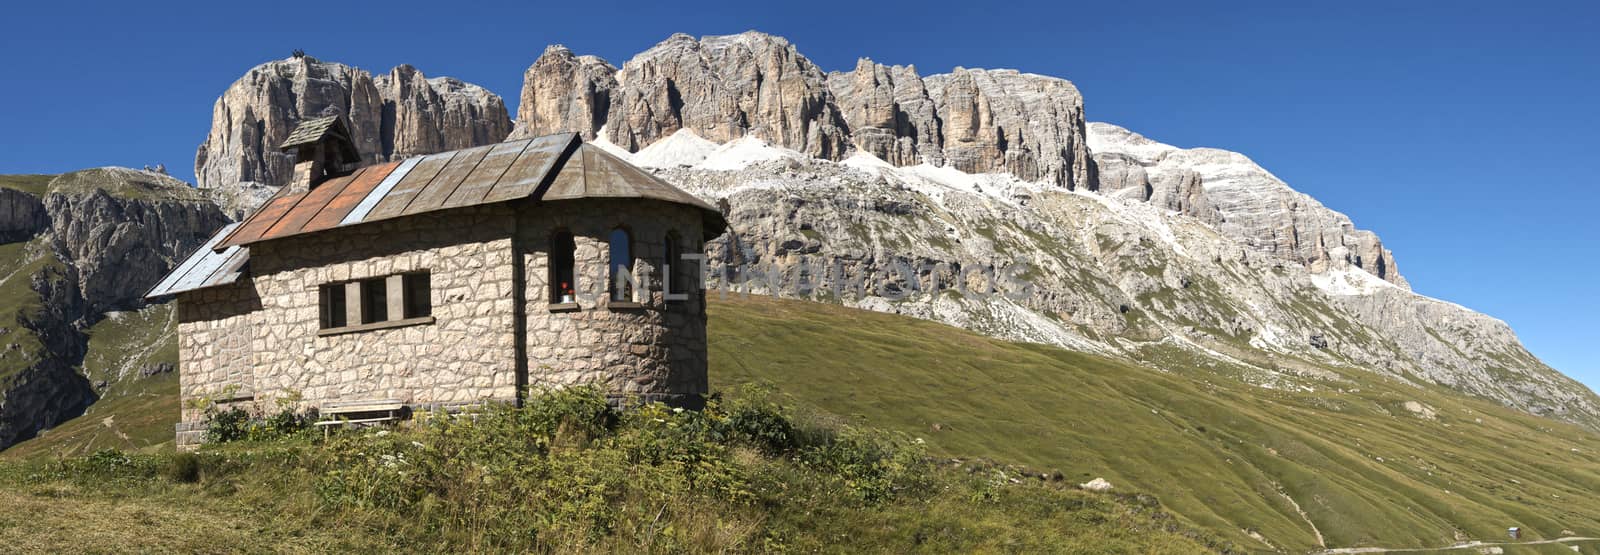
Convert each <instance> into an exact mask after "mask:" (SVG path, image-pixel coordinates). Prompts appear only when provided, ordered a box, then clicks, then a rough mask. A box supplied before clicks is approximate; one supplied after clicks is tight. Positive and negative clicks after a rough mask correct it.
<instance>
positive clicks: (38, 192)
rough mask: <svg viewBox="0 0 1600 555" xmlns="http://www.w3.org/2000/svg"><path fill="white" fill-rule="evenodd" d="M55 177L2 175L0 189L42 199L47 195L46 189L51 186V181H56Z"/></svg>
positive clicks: (0, 176)
mask: <svg viewBox="0 0 1600 555" xmlns="http://www.w3.org/2000/svg"><path fill="white" fill-rule="evenodd" d="M55 177H56V176H54V175H39V174H16V175H0V188H3V189H16V190H18V191H22V192H24V193H28V194H31V195H33V196H37V197H42V196H44V194H45V189H46V187H47V186H48V185H50V180H51V179H55Z"/></svg>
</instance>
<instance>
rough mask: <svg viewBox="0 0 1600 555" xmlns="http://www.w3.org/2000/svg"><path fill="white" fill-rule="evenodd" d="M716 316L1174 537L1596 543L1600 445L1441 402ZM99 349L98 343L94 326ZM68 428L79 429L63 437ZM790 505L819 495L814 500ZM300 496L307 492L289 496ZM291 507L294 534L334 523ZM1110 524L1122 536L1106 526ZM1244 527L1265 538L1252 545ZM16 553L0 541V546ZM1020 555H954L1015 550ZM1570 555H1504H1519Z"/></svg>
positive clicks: (1209, 366) (1011, 514)
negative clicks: (1139, 499)
mask: <svg viewBox="0 0 1600 555" xmlns="http://www.w3.org/2000/svg"><path fill="white" fill-rule="evenodd" d="M709 314H710V330H709V331H710V333H709V337H710V338H709V341H710V351H711V352H710V360H711V369H710V373H711V374H710V375H711V379H712V388H713V390H716V391H733V390H737V389H738V388H739V387H740V386H741V385H742V384H748V383H763V384H771V385H772V386H774V387H775V388H776V390H777V391H780V392H782V394H783V397H782V398H783V399H785V403H786V404H788V405H790V406H792V407H796V408H797V409H798V410H804V411H808V412H812V413H815V414H818V415H821V416H819V418H833V419H837V420H839V421H842V422H845V423H848V424H850V425H859V426H869V427H874V428H882V429H887V430H892V431H897V432H901V433H905V434H908V435H909V436H912V437H916V438H921V439H923V440H925V441H926V448H927V449H928V450H929V451H930V452H931V453H932V454H933V455H936V456H938V457H940V458H947V457H955V458H961V459H963V460H965V461H968V462H969V463H970V462H971V461H972V460H973V459H987V460H992V461H997V462H1000V463H1005V464H1015V465H1023V466H1025V467H1027V468H1031V469H1035V470H1039V471H1045V472H1054V471H1059V472H1061V473H1062V474H1064V475H1065V478H1066V479H1065V480H1064V482H1065V483H1069V484H1070V483H1077V482H1085V481H1088V480H1090V479H1093V478H1096V477H1103V478H1105V479H1107V480H1109V481H1111V482H1112V483H1113V484H1114V485H1115V486H1116V489H1115V490H1114V491H1116V492H1125V493H1130V494H1131V493H1138V494H1149V495H1154V496H1155V497H1156V498H1158V499H1159V500H1160V506H1161V507H1162V508H1163V509H1164V510H1167V511H1171V512H1172V513H1173V514H1175V515H1176V519H1177V520H1176V523H1177V524H1180V525H1181V526H1182V527H1195V528H1199V529H1202V530H1205V531H1207V532H1208V533H1211V534H1215V535H1217V536H1220V537H1222V538H1225V539H1227V540H1228V541H1230V542H1232V543H1233V544H1234V545H1236V546H1240V547H1242V548H1244V549H1246V550H1273V549H1277V550H1284V551H1289V552H1306V551H1312V550H1316V549H1319V548H1320V547H1321V545H1319V542H1318V540H1317V534H1319V533H1320V534H1321V536H1322V537H1323V538H1324V543H1325V544H1326V546H1328V547H1359V546H1384V547H1410V548H1436V547H1440V546H1447V545H1451V544H1453V543H1455V542H1456V541H1457V540H1456V536H1457V533H1458V532H1459V533H1461V534H1464V535H1465V536H1466V537H1470V538H1473V539H1481V540H1484V541H1490V542H1497V541H1500V540H1501V538H1503V536H1504V533H1505V528H1506V527H1508V526H1521V527H1522V528H1523V530H1524V538H1525V539H1529V540H1538V539H1550V538H1555V537H1559V536H1561V535H1562V531H1564V530H1571V531H1574V532H1576V533H1577V535H1580V536H1600V499H1596V496H1595V495H1594V494H1593V492H1595V491H1600V457H1597V454H1600V437H1596V436H1595V435H1594V434H1593V433H1591V432H1587V431H1585V430H1582V429H1579V428H1577V427H1574V426H1570V425H1566V424H1562V423H1559V422H1556V421H1553V420H1548V419H1543V418H1538V417H1534V416H1530V415H1527V414H1523V413H1520V412H1516V411H1512V410H1510V409H1506V408H1503V407H1499V406H1497V405H1494V404H1492V403H1488V402H1485V401H1481V400H1477V399H1474V398H1470V397H1465V396H1462V395H1459V394H1457V393H1454V392H1452V391H1449V390H1448V389H1446V388H1443V387H1434V386H1429V387H1414V386H1410V385H1404V384H1400V383H1397V382H1394V381H1391V380H1389V379H1386V378H1382V377H1380V376H1378V375H1376V374H1372V373H1369V372H1365V371H1361V370H1350V369H1342V368H1324V369H1321V370H1322V372H1321V373H1320V375H1325V376H1327V377H1326V378H1304V377H1298V378H1297V377H1283V378H1282V379H1281V380H1280V381H1278V382H1275V383H1277V384H1278V385H1276V386H1275V387H1274V388H1265V387H1258V386H1254V385H1250V384H1248V383H1246V382H1244V381H1242V380H1241V378H1242V377H1245V376H1255V375H1259V373H1260V371H1259V370H1255V369H1251V368H1245V367H1238V366H1234V365H1231V364H1228V363H1225V362H1221V361H1218V360H1213V359H1209V358H1204V357H1199V356H1196V355H1195V354H1193V353H1192V352H1189V351H1185V350H1180V349H1176V348H1171V347H1160V346H1152V347H1149V348H1146V349H1145V350H1144V351H1142V353H1143V354H1142V355H1141V357H1142V362H1140V363H1134V362H1127V361H1121V360H1114V359H1108V358H1103V357H1097V356H1092V355H1087V354H1082V353H1076V352H1071V351H1066V350H1062V349H1057V348H1052V347H1048V346H1042V345H1032V344H1021V343H1010V342H1005V341H1000V340H996V339H993V338H988V337H984V336H980V335H977V334H974V333H970V332H967V331H964V330H961V329H957V328H952V327H949V326H945V325H942V324H938V323H935V322H929V321H922V320H915V319H910V318H905V317H901V316H894V315H887V314H879V313H873V312H866V311H859V310H853V309H846V308H842V307H839V306H834V305H826V304H819V303H807V302H801V301H784V300H774V299H770V298H765V297H757V296H752V297H749V298H748V299H740V298H738V297H737V296H735V297H730V298H729V299H726V300H717V299H715V298H713V302H712V304H711V307H710V311H709ZM91 333H100V334H102V335H99V336H97V337H105V335H104V333H105V332H104V331H103V330H101V329H100V327H98V326H97V327H96V329H95V330H91ZM113 335H114V334H113ZM163 341H170V340H167V339H163ZM93 356H94V355H91V357H93ZM159 387H165V386H161V385H159V384H158V383H153V384H152V385H151V386H150V388H151V389H149V390H148V391H150V392H152V393H154V394H153V395H151V398H150V399H147V401H150V402H148V403H146V404H136V403H134V402H133V401H131V400H123V401H121V402H122V403H124V404H122V405H113V404H107V405H104V406H100V407H97V408H96V409H95V410H97V411H98V412H96V413H93V414H92V415H90V416H87V417H85V418H80V419H78V420H74V421H72V422H69V423H68V424H66V425H63V426H61V427H59V428H58V429H57V430H55V431H52V432H51V433H49V434H46V435H44V436H42V437H41V438H40V439H36V440H33V441H30V442H25V443H23V444H19V445H18V446H17V447H15V448H13V449H12V450H11V451H8V452H6V453H5V454H4V458H11V459H16V458H32V457H37V456H38V455H41V454H46V453H84V452H88V451H92V450H93V449H94V448H96V447H99V446H106V445H114V444H115V442H110V441H108V436H106V435H104V434H101V435H99V436H98V437H99V438H100V439H98V440H92V439H86V438H89V437H91V436H92V434H89V433H87V430H89V429H93V425H95V424H97V423H98V422H99V421H100V420H102V419H104V418H106V417H108V416H109V417H114V419H115V420H114V421H115V422H117V423H121V422H134V421H138V420H140V419H148V421H149V422H150V423H151V424H150V428H149V429H151V430H156V431H153V432H152V434H155V435H159V434H160V433H166V434H167V435H170V431H166V430H161V428H162V426H170V425H171V422H172V421H173V420H175V419H176V416H177V408H176V402H175V401H171V402H170V403H169V404H165V405H163V404H161V403H160V402H155V399H156V398H159V397H161V395H163V394H162V393H160V392H159V391H158V389H159ZM124 399H128V398H124ZM132 399H139V397H133V398H132ZM1407 401H1417V402H1420V403H1423V404H1426V405H1428V406H1429V407H1431V408H1432V409H1433V410H1434V411H1436V413H1437V416H1436V419H1433V420H1427V419H1423V418H1421V417H1419V416H1416V415H1413V414H1411V413H1409V412H1408V411H1406V410H1405V409H1404V408H1403V407H1404V405H1405V403H1406V402H1407ZM107 402H108V403H110V401H109V400H108V401H107ZM74 426H76V428H73V427H74ZM102 427H103V426H102ZM73 429H77V430H81V431H82V433H77V432H74V433H62V432H63V431H70V430H73ZM167 430H170V428H167ZM153 439H154V438H153ZM153 439H152V441H153ZM157 445H158V444H157ZM135 447H137V446H135ZM145 449H147V450H161V448H160V447H159V446H157V447H153V448H150V447H147V448H145ZM29 487H35V486H29ZM37 487H40V488H45V489H49V488H52V487H58V486H49V485H46V486H37ZM236 487H237V488H238V489H239V491H246V490H250V488H253V487H258V486H248V485H237V486H236ZM259 487H261V488H268V487H269V485H268V484H262V485H259ZM185 488H189V489H185ZM51 491H53V490H51ZM178 491H179V492H181V493H173V494H170V495H172V496H173V497H162V496H165V495H169V494H167V493H162V494H160V495H156V496H153V497H152V496H151V495H145V494H132V493H129V494H117V495H125V496H126V497H127V503H129V504H131V506H144V505H141V504H148V506H149V507H151V508H150V509H149V510H151V511H155V510H157V508H158V507H165V506H167V505H168V504H171V503H177V502H179V501H181V500H183V499H187V498H188V497H185V496H190V497H193V498H194V500H193V501H192V504H193V505H194V507H195V510H205V511H239V510H243V509H238V508H237V507H239V505H234V503H255V502H258V501H259V500H258V499H256V498H255V497H251V496H252V495H258V496H260V497H266V496H267V494H266V493H259V494H250V495H245V496H241V498H239V499H233V498H229V497H213V496H210V495H209V494H206V493H205V492H206V491H207V490H206V488H205V487H198V486H196V487H193V488H191V487H190V486H183V487H180V488H178ZM789 494H790V495H804V496H812V497H813V498H814V496H818V495H823V493H821V492H819V491H817V490H803V491H801V490H797V491H791V492H789ZM1074 494H1075V492H1074ZM79 495H81V496H82V497H84V498H85V499H84V502H85V503H90V502H96V503H97V502H98V501H96V500H95V499H96V498H95V497H94V496H93V495H92V494H89V493H87V492H85V493H81V494H79ZM294 495H305V494H304V493H296V494H293V495H290V498H291V499H292V498H294V497H293V496H294ZM1030 495H1031V493H1030ZM1039 495H1043V496H1046V497H1041V498H1039V499H1057V498H1054V497H1050V496H1054V495H1057V493H1039ZM1058 500H1059V499H1058ZM1053 502H1054V501H1052V502H1051V503H1053ZM186 503H189V502H186ZM940 503H945V504H944V505H940ZM1018 503H1020V504H1018V505H1008V506H1006V507H1004V508H1003V509H1001V510H999V512H998V513H985V514H983V515H978V516H973V517H972V518H977V519H979V520H985V521H988V520H993V521H994V522H996V523H998V524H994V526H996V527H997V530H999V531H1000V532H996V533H998V534H1000V535H1001V536H1004V535H1005V534H1006V533H1009V532H1005V531H1006V530H1009V528H1008V527H1009V526H1014V525H1016V523H1017V521H1016V520H1015V519H1017V518H1033V517H1040V518H1057V517H1061V518H1067V517H1070V515H1065V516H1063V515H1055V516H1051V513H1049V512H1048V511H1049V510H1052V509H1048V508H1047V505H1048V503H1045V502H1044V501H1018ZM1297 505H1298V510H1297V508H1296V506H1297ZM961 506H962V505H961V502H960V501H959V499H954V498H952V499H946V500H942V501H940V500H929V501H926V503H917V504H909V505H903V506H899V505H896V506H892V507H888V508H879V509H874V510H873V511H859V510H855V511H846V512H843V513H832V512H829V511H827V510H822V509H815V510H817V511H819V512H818V513H817V514H816V515H815V516H812V517H808V518H815V519H817V521H816V522H810V521H804V520H798V521H795V520H791V521H787V523H786V524H783V526H786V527H791V528H784V529H796V530H811V529H815V530H818V531H827V532H825V533H824V532H819V534H821V536H807V537H810V538H811V540H808V541H814V542H817V543H811V544H807V543H800V544H791V547H803V546H806V545H813V546H823V545H825V544H826V543H827V542H826V541H823V540H824V539H826V538H827V537H828V536H827V534H836V533H837V534H843V535H842V536H841V539H848V538H853V537H856V536H858V535H859V536H862V537H867V538H872V539H871V541H873V542H878V543H875V544H874V545H880V546H882V545H897V544H894V543H893V542H894V541H896V540H892V539H887V538H900V539H902V540H903V539H904V538H905V535H904V534H906V530H907V528H906V526H909V525H908V524H906V523H907V522H913V521H915V522H945V524H940V525H936V527H942V528H941V529H943V528H948V527H957V528H962V529H977V528H971V527H974V526H978V525H977V524H975V523H974V522H973V521H971V520H967V519H966V518H967V517H964V516H960V515H957V514H954V513H958V512H960V511H959V507H961ZM791 507H792V506H791ZM63 510H67V509H63ZM72 510H77V509H72ZM84 510H85V511H87V509H84ZM296 510H297V511H301V512H298V513H295V514H300V515H302V516H303V517H304V518H330V517H328V516H327V515H325V514H322V513H315V514H308V513H306V512H305V511H307V509H296ZM807 510H812V509H807ZM841 510H842V509H841ZM1117 510H1121V509H1114V510H1112V512H1113V513H1115V512H1116V511H1117ZM1041 511H1043V512H1041ZM1302 512H1303V513H1304V516H1302ZM268 513H271V511H266V512H248V511H246V513H245V514H250V515H253V516H251V517H249V518H246V519H241V520H239V521H238V522H244V523H249V525H250V526H254V527H255V528H253V529H255V530H257V531H256V532H254V533H253V534H254V535H253V536H252V537H256V538H259V539H262V540H264V541H277V540H281V541H284V542H286V543H285V545H288V546H291V548H294V546H308V545H309V546H311V547H308V549H316V548H321V547H326V546H340V545H342V544H338V543H316V542H322V541H329V542H337V541H344V540H349V541H354V540H350V539H349V538H345V539H344V540H341V539H340V538H328V537H322V536H318V535H317V534H316V533H315V532H314V531H311V530H309V529H307V528H303V527H300V526H299V525H298V524H294V523H293V522H286V521H284V520H283V519H284V518H285V517H283V516H281V515H277V514H275V513H274V514H268ZM227 514H230V515H233V514H235V513H227ZM844 515H848V518H847V517H846V516H844ZM915 515H923V516H921V517H917V516H915ZM1030 515H1031V516H1030ZM1041 515H1042V516H1041ZM229 518H232V517H231V516H230V517H229ZM763 518H766V517H763ZM784 518H799V517H797V516H794V515H785V516H784ZM915 518H925V519H927V520H914V519H915ZM1074 518H1075V517H1074ZM908 519H913V520H908ZM940 519H946V520H943V521H941V520H940ZM380 520H381V519H380ZM847 520H848V521H849V523H848V524H847V523H846V522H844V521H847ZM382 522H387V521H382ZM763 522H766V521H765V520H764V521H763ZM958 523H959V524H958ZM1008 523H1009V524H1008ZM369 524H370V523H369ZM1088 524H1094V522H1093V519H1090V522H1088ZM379 525H380V524H371V526H379ZM772 526H777V525H776V524H772ZM1313 526H1315V528H1313ZM769 529H770V528H769ZM1112 529H1119V528H1110V529H1101V532H1106V533H1109V530H1112ZM839 530H844V532H839ZM1250 532H1254V533H1256V534H1259V535H1260V536H1262V537H1263V538H1265V539H1266V540H1267V542H1270V543H1263V542H1261V541H1259V540H1256V539H1253V538H1252V536H1251V534H1250ZM1097 533H1100V532H1097ZM912 535H913V536H915V534H912ZM317 538H321V539H317ZM6 539H7V536H6V534H5V532H4V531H3V525H0V541H5V540H6ZM1019 541H1020V540H1019ZM297 542H298V543H297ZM305 542H311V543H305ZM380 544H381V542H380ZM380 544H371V545H369V544H360V545H355V546H353V547H355V548H360V549H367V548H371V549H377V548H381V545H380ZM1021 545H1024V544H981V545H980V544H967V543H961V544H948V545H947V547H952V548H957V547H959V548H963V549H980V550H981V549H988V550H1014V549H1020V547H1019V546H1021ZM172 546H175V547H174V548H177V549H182V548H183V547H182V545H181V544H172ZM374 546H377V547H374ZM1564 549H1566V548H1565V547H1562V546H1540V547H1535V546H1523V547H1518V546H1512V547H1510V548H1508V549H1507V552H1509V553H1516V552H1560V551H1557V550H1564ZM201 550H204V546H202V548H201ZM1567 552H1570V551H1567Z"/></svg>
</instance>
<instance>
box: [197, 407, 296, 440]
mask: <svg viewBox="0 0 1600 555" xmlns="http://www.w3.org/2000/svg"><path fill="white" fill-rule="evenodd" d="M315 421H316V413H314V412H313V413H306V414H300V413H296V412H295V411H294V409H292V408H284V409H283V410H280V411H278V412H277V413H275V414H272V415H269V416H266V417H264V418H255V417H253V416H251V415H250V413H249V411H246V410H245V409H244V408H243V407H237V406H236V407H230V408H227V409H218V408H216V407H215V406H213V407H212V408H210V409H207V410H206V431H205V439H206V442H207V443H227V442H230V441H244V440H248V441H271V440H275V439H282V438H286V437H294V436H296V435H299V434H301V433H302V432H305V431H306V430H308V429H310V428H311V424H312V423H313V422H315Z"/></svg>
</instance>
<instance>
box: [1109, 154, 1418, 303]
mask: <svg viewBox="0 0 1600 555" xmlns="http://www.w3.org/2000/svg"><path fill="white" fill-rule="evenodd" d="M1088 128H1089V147H1090V148H1091V149H1093V150H1094V152H1095V160H1096V161H1097V162H1103V163H1104V164H1103V167H1102V168H1101V170H1100V172H1101V176H1102V177H1101V183H1102V187H1101V188H1102V189H1106V188H1119V187H1125V186H1126V185H1125V184H1123V183H1122V182H1123V181H1125V180H1126V179H1128V177H1126V176H1128V175H1129V174H1130V172H1132V173H1137V172H1134V170H1133V169H1132V167H1133V166H1138V167H1139V169H1140V170H1143V172H1144V173H1145V174H1146V175H1154V176H1155V178H1154V181H1156V182H1162V183H1163V185H1162V186H1161V187H1160V189H1162V190H1163V193H1162V199H1161V203H1160V204H1163V205H1165V206H1166V207H1168V208H1169V209H1178V210H1180V211H1181V212H1184V213H1186V214H1190V215H1196V216H1197V217H1201V219H1202V220H1205V219H1208V218H1206V217H1204V215H1203V214H1196V213H1194V212H1191V211H1190V210H1185V209H1183V208H1182V207H1183V206H1185V205H1187V206H1190V207H1191V208H1192V207H1195V206H1199V208H1193V209H1194V210H1202V211H1204V210H1208V208H1206V207H1205V206H1204V205H1210V206H1212V207H1215V209H1216V211H1217V213H1218V214H1219V215H1220V221H1218V222H1213V223H1214V224H1215V225H1216V227H1217V228H1218V230H1219V231H1221V232H1222V233H1223V234H1225V235H1228V236H1229V237H1231V238H1233V239H1235V240H1238V241H1240V242H1242V243H1244V244H1245V245H1248V246H1249V247H1251V248H1253V249H1256V250H1258V251H1261V252H1263V253H1267V254H1270V255H1273V256H1276V257H1279V258H1282V259H1284V260H1287V261H1291V262H1295V263H1299V264H1303V265H1306V266H1307V267H1309V268H1310V269H1311V271H1312V272H1315V273H1321V272H1324V271H1327V270H1330V269H1333V268H1334V267H1335V266H1338V265H1343V264H1348V265H1350V266H1354V267H1356V268H1360V269H1362V270H1365V271H1367V272H1369V273H1371V274H1372V275H1375V276H1378V277H1379V278H1382V279H1383V280H1385V281H1388V282H1390V283H1394V284H1396V285H1400V286H1402V287H1405V286H1406V282H1405V278H1403V277H1401V276H1400V270H1399V268H1398V267H1397V266H1396V265H1395V261H1394V254H1393V253H1391V252H1389V250H1388V249H1385V248H1383V242H1382V241H1380V240H1379V239H1378V236H1377V235H1376V234H1374V233H1372V232H1371V231H1366V230H1360V229H1356V227H1355V224H1353V223H1351V222H1350V218H1349V217H1348V216H1345V215H1344V214H1340V213H1338V212H1335V211H1333V210H1331V209H1329V208H1328V207H1326V206H1323V205H1322V203H1320V202H1317V199H1314V198H1311V197H1310V196H1309V195H1306V194H1305V193H1301V192H1299V191H1296V190H1294V189H1292V188H1290V187H1289V185H1288V184H1287V183H1284V182H1283V181H1282V180H1279V179H1278V178H1277V177H1275V176H1273V175H1272V174H1271V173H1269V172H1268V171H1267V170H1265V169H1263V168H1262V167H1261V166H1258V165H1256V164H1255V162H1252V161H1250V159H1249V158H1247V157H1245V156H1244V155H1243V154H1239V153H1237V152H1229V151H1226V150H1219V149H1214V148H1191V149H1180V148H1177V147H1174V146H1171V145H1165V144H1161V143H1158V142H1156V141H1152V140H1150V139H1147V138H1145V137H1144V136H1142V135H1139V134H1137V133H1134V132H1132V131H1128V130H1127V129H1123V128H1121V127H1117V126H1115V125H1111V124H1108V123H1099V122H1096V123H1091V124H1089V126H1088ZM1196 181H1198V185H1199V187H1198V188H1197V187H1196V186H1195V185H1196ZM1186 203H1187V204H1186Z"/></svg>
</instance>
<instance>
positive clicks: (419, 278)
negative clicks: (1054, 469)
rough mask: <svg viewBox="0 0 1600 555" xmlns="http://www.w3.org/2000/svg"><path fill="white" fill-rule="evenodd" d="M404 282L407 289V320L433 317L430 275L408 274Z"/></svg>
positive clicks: (424, 273) (421, 273)
mask: <svg viewBox="0 0 1600 555" xmlns="http://www.w3.org/2000/svg"><path fill="white" fill-rule="evenodd" d="M402 282H403V283H404V287H405V306H406V313H405V317H406V318H422V317H425V316H432V315H433V299H431V298H430V293H429V283H428V273H427V272H419V273H415V274H406V275H405V277H404V278H403V280H402Z"/></svg>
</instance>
